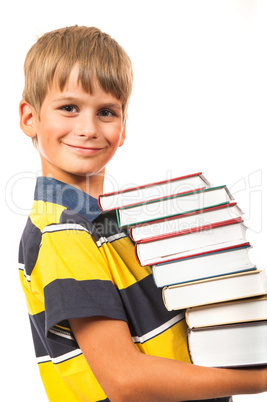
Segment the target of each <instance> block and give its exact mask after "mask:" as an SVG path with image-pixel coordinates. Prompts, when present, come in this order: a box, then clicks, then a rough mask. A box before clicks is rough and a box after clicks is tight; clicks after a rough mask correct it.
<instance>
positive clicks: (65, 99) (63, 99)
mask: <svg viewBox="0 0 267 402" xmlns="http://www.w3.org/2000/svg"><path fill="white" fill-rule="evenodd" d="M78 101H80V99H79V98H78V97H75V96H64V95H63V96H59V97H58V98H56V99H54V100H53V101H52V102H53V103H58V102H70V103H75V102H78ZM101 107H114V108H116V109H120V110H121V109H122V105H121V104H120V103H117V102H105V101H104V100H103V102H101Z"/></svg>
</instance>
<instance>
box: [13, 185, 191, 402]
mask: <svg viewBox="0 0 267 402" xmlns="http://www.w3.org/2000/svg"><path fill="white" fill-rule="evenodd" d="M19 268H20V271H19V272H20V279H21V284H22V287H23V290H24V292H25V296H26V302H27V307H28V312H29V317H30V323H31V329H32V336H33V341H34V347H35V353H36V358H37V362H38V365H39V370H40V374H41V377H42V380H43V383H44V386H45V389H46V393H47V395H48V398H49V401H52V402H60V401H64V402H73V401H108V399H107V397H106V395H105V393H104V391H103V390H102V388H101V387H100V385H99V383H98V382H97V380H96V379H95V377H94V375H93V373H92V371H91V370H90V368H89V366H88V364H87V362H86V360H85V358H84V356H83V354H82V352H81V350H80V349H79V346H78V344H77V342H76V341H75V338H74V336H73V334H72V331H71V329H70V326H69V323H68V319H71V318H81V317H92V316H104V317H109V318H112V319H118V320H124V321H126V322H127V323H128V326H129V328H130V331H131V336H132V339H133V342H134V343H135V345H136V347H137V348H138V349H139V350H140V351H141V352H143V353H145V354H150V355H155V356H162V357H167V358H171V359H177V360H181V361H185V362H189V361H190V359H189V356H188V351H187V345H186V325H185V320H184V312H183V311H176V312H169V311H167V310H166V308H165V306H164V304H163V301H162V294H161V290H160V289H158V288H157V287H156V286H155V284H154V282H153V279H152V275H151V268H150V267H141V266H140V265H139V263H138V262H137V260H136V258H135V254H134V246H133V243H132V241H131V239H130V238H129V236H128V235H127V233H126V232H125V231H123V230H122V229H120V228H118V226H117V223H116V218H115V216H114V214H113V213H103V212H101V210H100V208H99V206H98V203H97V200H96V199H95V198H92V197H91V196H89V195H88V194H86V193H84V192H82V191H80V190H78V189H77V188H74V187H72V186H70V185H68V184H65V183H62V182H60V181H58V180H55V179H51V178H45V177H39V178H38V179H37V184H36V189H35V197H34V203H33V207H32V210H31V213H30V215H29V218H28V220H27V223H26V227H25V229H24V232H23V235H22V238H21V243H20V250H19Z"/></svg>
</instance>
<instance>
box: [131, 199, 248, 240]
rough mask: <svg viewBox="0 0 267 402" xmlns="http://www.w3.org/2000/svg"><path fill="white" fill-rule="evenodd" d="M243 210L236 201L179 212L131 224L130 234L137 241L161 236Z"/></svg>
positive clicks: (235, 216) (226, 218)
mask: <svg viewBox="0 0 267 402" xmlns="http://www.w3.org/2000/svg"><path fill="white" fill-rule="evenodd" d="M242 215H243V212H242V210H241V209H240V208H239V207H238V205H237V203H236V202H231V203H229V204H222V205H218V206H215V207H211V208H207V209H204V210H202V209H200V210H197V211H193V212H188V213H185V214H179V215H175V216H171V217H167V218H165V219H155V220H153V221H151V222H149V223H143V224H140V225H135V226H131V227H130V230H129V235H130V237H131V239H132V240H133V241H135V242H137V241H140V240H145V239H148V238H149V237H156V236H161V235H164V234H168V233H173V232H178V231H181V230H185V229H191V228H194V227H197V226H203V225H207V224H211V223H215V222H221V221H226V220H229V219H233V218H237V217H241V216H242Z"/></svg>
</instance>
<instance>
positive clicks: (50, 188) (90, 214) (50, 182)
mask: <svg viewBox="0 0 267 402" xmlns="http://www.w3.org/2000/svg"><path fill="white" fill-rule="evenodd" d="M34 199H35V200H36V201H38V200H39V201H45V202H51V203H54V204H57V205H62V206H64V207H66V208H68V209H70V210H72V211H73V212H75V213H76V214H80V215H83V216H85V217H86V218H87V219H89V220H90V221H93V220H94V219H96V218H97V217H98V216H99V215H100V214H101V209H100V208H99V205H98V201H97V199H96V198H93V197H91V196H90V195H89V194H86V193H84V192H83V191H81V190H79V189H77V188H76V187H73V186H70V185H69V184H66V183H63V182H61V181H59V180H56V179H52V178H49V177H38V178H37V183H36V187H35V193H34Z"/></svg>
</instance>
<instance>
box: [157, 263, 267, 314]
mask: <svg viewBox="0 0 267 402" xmlns="http://www.w3.org/2000/svg"><path fill="white" fill-rule="evenodd" d="M265 293H267V278H266V272H265V270H263V271H261V270H254V271H249V272H242V273H239V274H232V275H225V276H221V277H215V278H210V279H204V280H200V281H195V282H187V283H184V284H181V285H174V286H167V287H165V288H163V291H162V296H163V301H164V304H165V306H166V308H167V310H169V311H171V310H182V309H185V308H188V307H194V306H201V305H206V304H213V303H220V302H224V301H230V300H236V299H242V298H249V297H254V296H260V295H264V294H265Z"/></svg>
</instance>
